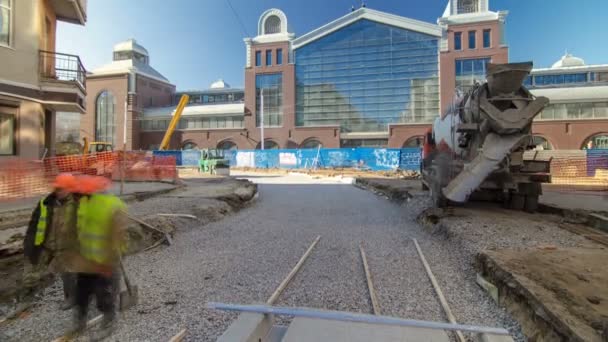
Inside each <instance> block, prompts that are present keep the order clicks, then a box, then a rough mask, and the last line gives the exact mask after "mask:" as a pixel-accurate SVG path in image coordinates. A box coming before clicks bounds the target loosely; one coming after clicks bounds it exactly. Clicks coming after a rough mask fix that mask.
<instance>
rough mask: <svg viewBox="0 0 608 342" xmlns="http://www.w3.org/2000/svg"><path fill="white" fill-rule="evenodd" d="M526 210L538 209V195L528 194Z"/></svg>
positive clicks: (534, 210)
mask: <svg viewBox="0 0 608 342" xmlns="http://www.w3.org/2000/svg"><path fill="white" fill-rule="evenodd" d="M524 210H525V211H527V212H529V213H534V212H536V211H537V210H538V195H527V196H526V203H525V204H524Z"/></svg>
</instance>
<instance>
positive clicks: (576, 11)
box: [57, 0, 608, 89]
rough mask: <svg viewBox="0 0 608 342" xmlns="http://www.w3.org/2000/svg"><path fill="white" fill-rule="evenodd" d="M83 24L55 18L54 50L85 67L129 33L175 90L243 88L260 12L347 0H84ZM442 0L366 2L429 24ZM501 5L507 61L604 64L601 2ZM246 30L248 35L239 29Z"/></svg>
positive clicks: (306, 26) (607, 9)
mask: <svg viewBox="0 0 608 342" xmlns="http://www.w3.org/2000/svg"><path fill="white" fill-rule="evenodd" d="M88 3H89V4H88V22H87V25H86V26H84V27H82V26H77V25H72V24H66V23H60V24H59V27H58V32H57V50H58V51H60V52H65V53H73V54H78V55H80V57H81V58H82V60H83V63H84V65H85V67H86V68H87V69H89V70H91V69H94V68H96V67H99V66H101V65H103V64H106V63H109V62H110V61H111V59H112V46H113V45H114V44H115V43H117V42H119V41H122V40H126V39H128V38H135V39H137V41H138V42H140V43H141V44H142V45H143V46H145V47H146V48H147V49H148V51H149V52H150V60H151V65H152V66H153V67H154V68H156V69H157V70H158V71H159V72H161V73H162V74H163V75H165V76H166V77H167V78H168V79H169V80H171V82H172V83H174V84H175V85H177V88H178V89H205V88H207V87H208V86H209V84H211V82H213V81H214V80H216V79H217V78H220V77H221V78H224V80H225V81H226V82H228V83H229V84H231V85H232V86H233V87H236V86H242V85H243V79H244V70H243V67H244V65H245V47H244V43H243V38H244V37H245V36H247V34H248V35H249V36H255V35H256V34H257V22H258V18H259V16H260V14H261V13H262V12H263V11H264V10H266V9H268V8H271V7H276V8H280V9H282V10H283V11H284V12H285V14H286V15H287V20H288V23H289V26H290V28H291V30H293V31H294V32H295V33H296V35H301V34H304V33H306V32H308V31H310V30H312V29H314V28H317V27H319V26H321V25H323V24H326V23H328V22H330V21H332V20H334V19H336V18H338V17H341V16H343V15H345V14H347V13H348V12H349V10H350V7H351V6H352V5H357V4H360V1H354V0H230V3H231V4H232V5H233V7H234V8H235V10H236V12H237V13H238V15H239V17H240V19H241V21H242V23H243V26H244V28H243V27H242V25H241V24H240V23H239V21H238V20H237V18H236V17H235V15H234V13H233V12H232V10H231V9H230V7H229V5H228V1H227V0H173V1H167V0H137V1H134V0H128V1H125V0H90V1H88ZM446 3H447V0H407V1H406V0H369V1H366V4H367V7H369V8H373V9H377V10H380V11H385V12H390V13H394V14H397V15H401V16H405V17H409V18H414V19H418V20H423V21H427V22H431V23H435V22H436V19H437V17H439V16H440V15H441V14H442V13H443V10H444V8H445V5H446ZM490 8H491V9H492V10H508V11H509V16H508V17H507V43H508V44H509V54H510V60H511V61H524V60H532V61H534V64H535V66H536V67H548V66H550V65H551V64H552V63H553V62H554V61H556V60H557V59H559V57H561V56H562V55H563V54H564V51H565V50H566V49H567V50H568V52H570V53H572V54H574V55H576V56H578V57H581V58H583V59H585V61H586V62H587V63H588V64H600V63H601V64H608V44H607V43H606V42H608V38H607V37H606V35H607V34H608V20H607V17H606V16H607V13H608V1H607V0H577V1H571V0H490ZM244 31H246V32H247V34H246V33H245V32H244Z"/></svg>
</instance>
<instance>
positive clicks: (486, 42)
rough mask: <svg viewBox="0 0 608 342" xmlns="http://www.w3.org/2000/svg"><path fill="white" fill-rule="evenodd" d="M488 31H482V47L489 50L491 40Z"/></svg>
mask: <svg viewBox="0 0 608 342" xmlns="http://www.w3.org/2000/svg"><path fill="white" fill-rule="evenodd" d="M490 33H491V31H490V30H483V47H484V48H489V47H490V45H491V42H492V38H491V36H490Z"/></svg>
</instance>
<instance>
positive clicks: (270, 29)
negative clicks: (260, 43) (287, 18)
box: [264, 15, 281, 34]
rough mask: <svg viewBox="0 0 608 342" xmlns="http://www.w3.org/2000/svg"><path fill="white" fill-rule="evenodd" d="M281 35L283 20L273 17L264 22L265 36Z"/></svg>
mask: <svg viewBox="0 0 608 342" xmlns="http://www.w3.org/2000/svg"><path fill="white" fill-rule="evenodd" d="M273 33H281V19H279V17H277V16H276V15H271V16H269V17H268V18H266V21H264V34H273Z"/></svg>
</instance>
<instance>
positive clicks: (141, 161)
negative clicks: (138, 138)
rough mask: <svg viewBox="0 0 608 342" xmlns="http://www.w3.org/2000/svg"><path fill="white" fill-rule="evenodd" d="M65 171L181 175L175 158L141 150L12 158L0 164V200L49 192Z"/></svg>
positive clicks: (142, 177) (129, 177)
mask: <svg viewBox="0 0 608 342" xmlns="http://www.w3.org/2000/svg"><path fill="white" fill-rule="evenodd" d="M63 172H71V173H79V174H88V175H95V176H103V177H107V178H109V179H112V180H113V181H119V180H120V179H121V178H122V177H124V180H125V181H161V180H175V179H177V178H178V173H177V168H176V160H175V157H171V156H162V157H160V156H153V155H152V154H151V153H146V152H139V151H127V152H122V151H119V152H103V153H97V154H90V155H71V156H61V157H51V158H45V159H43V160H34V161H31V160H9V161H7V162H4V163H2V164H0V201H7V200H9V201H10V200H15V199H23V198H30V197H34V196H39V195H41V194H44V193H47V192H48V191H49V190H50V184H51V183H52V181H53V179H54V177H55V176H56V175H58V174H60V173H63Z"/></svg>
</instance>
